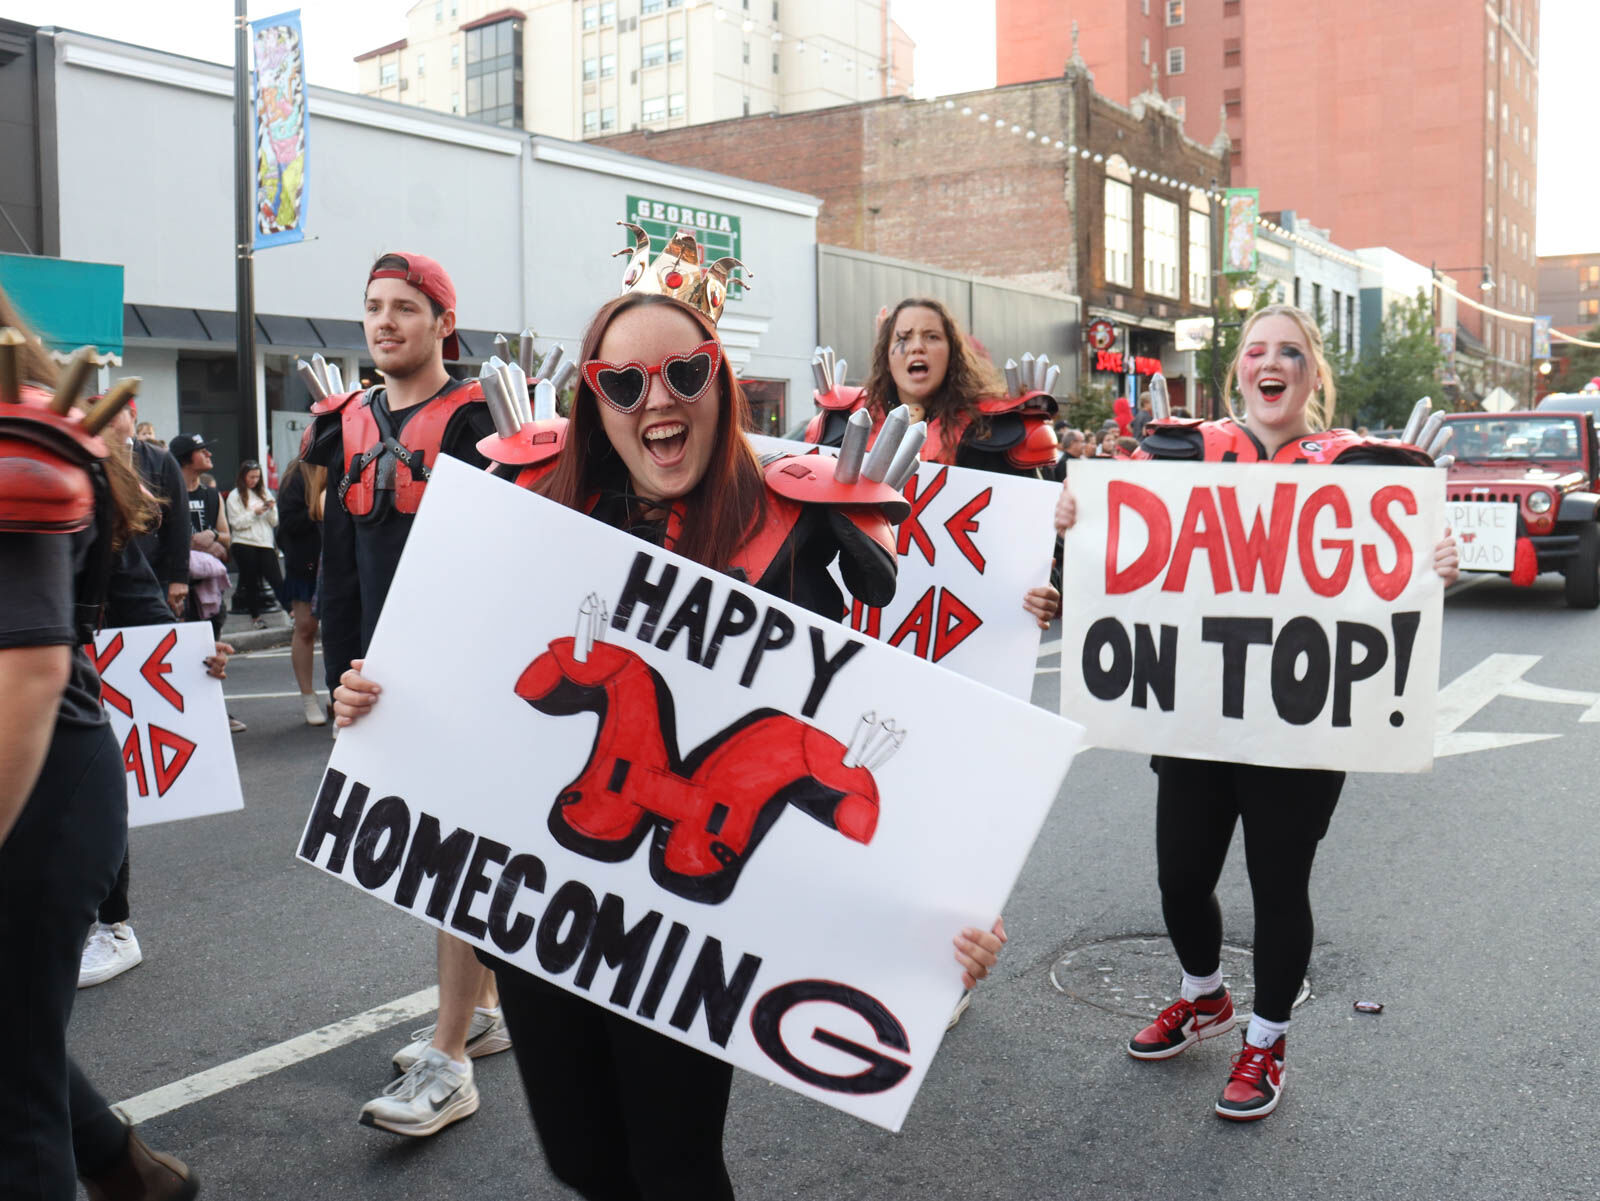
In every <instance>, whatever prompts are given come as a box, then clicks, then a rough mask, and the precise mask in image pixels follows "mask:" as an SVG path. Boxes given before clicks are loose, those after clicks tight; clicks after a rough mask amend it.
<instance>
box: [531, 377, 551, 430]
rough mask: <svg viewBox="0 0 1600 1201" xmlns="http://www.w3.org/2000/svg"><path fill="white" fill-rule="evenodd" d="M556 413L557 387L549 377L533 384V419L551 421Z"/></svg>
mask: <svg viewBox="0 0 1600 1201" xmlns="http://www.w3.org/2000/svg"><path fill="white" fill-rule="evenodd" d="M555 415H556V388H555V385H554V384H552V383H551V382H550V381H549V380H547V379H542V380H540V381H539V382H538V383H536V384H535V385H534V386H533V419H534V420H535V421H549V420H550V419H551V418H553V417H554V416H555Z"/></svg>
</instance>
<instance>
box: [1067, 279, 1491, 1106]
mask: <svg viewBox="0 0 1600 1201" xmlns="http://www.w3.org/2000/svg"><path fill="white" fill-rule="evenodd" d="M1235 381H1237V383H1238V391H1239V398H1240V401H1241V404H1242V407H1236V406H1235V404H1234V401H1233V386H1234V383H1235ZM1224 395H1227V396H1228V397H1229V412H1230V416H1229V417H1227V418H1224V419H1223V420H1221V421H1190V420H1168V421H1152V422H1150V424H1149V426H1148V429H1147V431H1146V436H1145V439H1144V442H1143V445H1142V446H1141V448H1140V450H1139V451H1138V452H1137V455H1136V457H1137V458H1141V459H1179V460H1183V459H1187V460H1195V461H1207V462H1239V463H1244V464H1249V463H1257V462H1263V463H1265V462H1271V463H1304V464H1328V463H1341V464H1351V463H1368V464H1389V465H1403V464H1415V465H1418V466H1425V465H1428V464H1430V463H1431V462H1432V460H1431V459H1430V458H1429V457H1428V456H1427V455H1426V454H1425V453H1423V452H1422V451H1420V450H1418V449H1417V448H1416V447H1411V446H1405V445H1402V444H1401V443H1398V442H1385V441H1380V440H1376V439H1369V438H1363V437H1361V436H1359V435H1358V434H1355V433H1353V432H1351V431H1350V430H1337V429H1336V430H1328V429H1325V428H1324V426H1325V424H1326V419H1327V414H1329V413H1331V412H1332V410H1333V405H1334V396H1335V386H1334V380H1333V374H1332V372H1331V371H1329V369H1328V362H1327V359H1326V358H1325V356H1324V354H1323V350H1322V335H1321V333H1320V331H1319V330H1318V329H1317V326H1316V323H1315V322H1314V321H1313V320H1312V319H1311V318H1310V317H1309V316H1307V315H1306V314H1305V313H1304V312H1302V311H1301V310H1299V309H1297V308H1293V307H1291V306H1289V305H1272V306H1270V307H1268V308H1265V309H1262V310H1260V311H1259V312H1257V313H1255V314H1254V315H1252V316H1251V317H1250V319H1249V320H1247V321H1246V322H1245V324H1244V328H1243V330H1242V331H1241V334H1240V338H1239V350H1238V353H1237V355H1236V356H1235V357H1234V361H1233V364H1232V366H1230V367H1229V368H1228V376H1227V382H1226V385H1225V387H1224ZM1076 519H1077V504H1076V501H1075V500H1074V498H1073V496H1072V493H1071V492H1070V491H1069V490H1068V489H1067V488H1066V487H1065V486H1064V487H1063V489H1062V495H1061V499H1060V501H1059V503H1058V504H1057V506H1056V528H1057V529H1058V530H1061V531H1063V532H1065V531H1066V530H1068V529H1070V528H1071V527H1072V525H1073V524H1074V523H1075V522H1076ZM1433 567H1434V570H1435V571H1436V572H1437V573H1438V574H1439V575H1440V576H1441V577H1442V578H1443V579H1444V581H1445V582H1446V583H1447V584H1449V583H1453V582H1454V581H1455V580H1456V579H1457V577H1458V576H1459V575H1460V567H1459V563H1458V558H1457V553H1456V543H1455V539H1454V538H1453V537H1451V536H1450V534H1449V532H1448V531H1446V533H1445V537H1444V539H1443V540H1442V541H1440V543H1439V544H1438V546H1437V547H1436V548H1435V550H1434V557H1433ZM1151 766H1152V767H1153V768H1154V769H1155V771H1156V775H1157V778H1158V780H1159V781H1160V782H1159V784H1158V785H1157V789H1156V869H1157V879H1158V884H1159V887H1160V889H1161V912H1162V916H1163V917H1164V918H1165V919H1166V924H1167V933H1168V934H1169V935H1170V936H1171V938H1172V946H1173V950H1175V951H1176V952H1177V955H1178V963H1179V965H1180V967H1181V968H1182V970H1183V982H1182V986H1181V993H1180V996H1179V999H1178V1000H1177V1001H1176V1002H1175V1003H1173V1004H1172V1005H1171V1006H1169V1007H1168V1008H1167V1009H1165V1010H1164V1011H1163V1012H1162V1013H1161V1014H1160V1016H1158V1017H1157V1018H1156V1020H1155V1021H1154V1022H1153V1023H1152V1024H1151V1025H1149V1026H1146V1027H1145V1028H1144V1029H1143V1030H1140V1031H1139V1032H1138V1033H1137V1034H1135V1035H1134V1036H1133V1037H1132V1038H1131V1039H1130V1040H1129V1041H1128V1044H1127V1051H1128V1054H1129V1055H1131V1056H1133V1057H1134V1058H1135V1059H1150V1060H1160V1059H1171V1058H1173V1057H1174V1056H1177V1055H1180V1054H1182V1053H1183V1052H1184V1051H1186V1050H1188V1049H1189V1048H1190V1047H1192V1046H1194V1045H1196V1044H1197V1043H1199V1042H1202V1041H1204V1040H1206V1039H1209V1038H1214V1037H1217V1036H1219V1035H1224V1034H1227V1033H1228V1032H1229V1031H1231V1030H1233V1029H1234V1028H1235V1026H1236V1024H1237V1019H1236V1018H1235V1015H1234V1011H1233V998H1232V997H1231V996H1230V995H1229V992H1228V988H1227V986H1226V985H1225V984H1224V983H1223V982H1222V967H1221V956H1222V909H1221V906H1219V905H1218V903H1217V897H1216V886H1217V880H1218V879H1219V878H1220V877H1221V875H1222V867H1223V863H1224V861H1225V860H1226V858H1227V854H1228V847H1229V845H1230V844H1231V843H1232V841H1233V831H1234V827H1235V826H1236V825H1239V824H1241V823H1242V825H1243V827H1244V853H1245V865H1246V868H1247V870H1248V872H1249V876H1250V892H1251V896H1252V899H1253V901H1254V906H1255V948H1254V950H1255V956H1254V958H1255V981H1256V995H1255V1005H1254V1010H1255V1011H1254V1013H1253V1014H1252V1016H1251V1017H1250V1022H1249V1027H1248V1029H1247V1030H1246V1031H1245V1034H1244V1042H1243V1046H1242V1047H1241V1049H1240V1051H1239V1053H1238V1054H1237V1055H1235V1056H1234V1058H1233V1064H1232V1067H1231V1069H1230V1071H1229V1073H1228V1078H1227V1082H1226V1083H1225V1084H1224V1086H1223V1089H1222V1095H1221V1096H1220V1097H1219V1098H1218V1099H1217V1102H1216V1106H1215V1109H1216V1113H1217V1115H1218V1116H1219V1117H1223V1118H1229V1119H1232V1120H1234V1121H1251V1120H1255V1119H1259V1118H1264V1117H1266V1116H1267V1115H1268V1114H1270V1113H1271V1112H1272V1111H1273V1110H1274V1109H1275V1108H1277V1104H1278V1100H1279V1098H1280V1097H1281V1096H1282V1095H1283V1083H1284V1061H1285V1056H1286V1049H1287V1032H1288V1028H1289V1013H1290V1009H1291V1007H1292V1006H1293V1004H1294V999H1295V996H1296V994H1297V993H1298V992H1299V989H1300V982H1301V981H1302V980H1303V979H1304V978H1305V973H1306V968H1307V966H1308V965H1309V964H1310V961H1311V941H1312V932H1313V926H1312V917H1311V894H1310V884H1311V867H1312V862H1313V860H1314V859H1315V858H1316V854H1317V845H1318V843H1320V842H1321V840H1322V837H1323V835H1325V834H1326V833H1327V832H1328V823H1329V821H1330V819H1331V818H1332V817H1333V810H1334V806H1335V805H1337V804H1338V802H1339V793H1340V791H1341V790H1342V789H1343V787H1344V773H1343V772H1337V771H1320V770H1305V769H1295V768H1286V767H1263V766H1260V765H1257V764H1249V763H1225V762H1213V761H1210V760H1199V759H1179V758H1173V757H1170V756H1157V757H1156V758H1155V759H1154V760H1153V761H1152V764H1151Z"/></svg>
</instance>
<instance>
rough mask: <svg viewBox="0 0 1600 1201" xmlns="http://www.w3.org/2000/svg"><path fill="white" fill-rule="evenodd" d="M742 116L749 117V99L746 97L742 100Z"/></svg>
mask: <svg viewBox="0 0 1600 1201" xmlns="http://www.w3.org/2000/svg"><path fill="white" fill-rule="evenodd" d="M744 115H745V116H747V117H748V116H749V115H750V97H748V96H746V97H745V98H744Z"/></svg>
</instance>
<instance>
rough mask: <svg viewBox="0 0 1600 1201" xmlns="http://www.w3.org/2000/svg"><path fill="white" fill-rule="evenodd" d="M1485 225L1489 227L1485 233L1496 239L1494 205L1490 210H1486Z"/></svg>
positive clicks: (1484, 214) (1484, 213)
mask: <svg viewBox="0 0 1600 1201" xmlns="http://www.w3.org/2000/svg"><path fill="white" fill-rule="evenodd" d="M1483 223H1484V225H1485V226H1486V227H1487V228H1486V229H1485V230H1484V232H1485V233H1487V234H1488V235H1489V236H1490V237H1491V238H1492V237H1494V205H1492V204H1491V205H1490V206H1489V207H1488V208H1486V209H1484V211H1483Z"/></svg>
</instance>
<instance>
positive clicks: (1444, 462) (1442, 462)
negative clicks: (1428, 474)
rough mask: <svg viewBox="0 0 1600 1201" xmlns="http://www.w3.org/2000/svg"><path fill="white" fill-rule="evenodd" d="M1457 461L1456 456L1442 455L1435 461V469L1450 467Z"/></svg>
mask: <svg viewBox="0 0 1600 1201" xmlns="http://www.w3.org/2000/svg"><path fill="white" fill-rule="evenodd" d="M1455 461H1456V457H1455V455H1440V456H1439V457H1438V458H1437V459H1435V460H1434V461H1433V465H1434V466H1435V467H1448V466H1450V464H1452V463H1454V462H1455Z"/></svg>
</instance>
